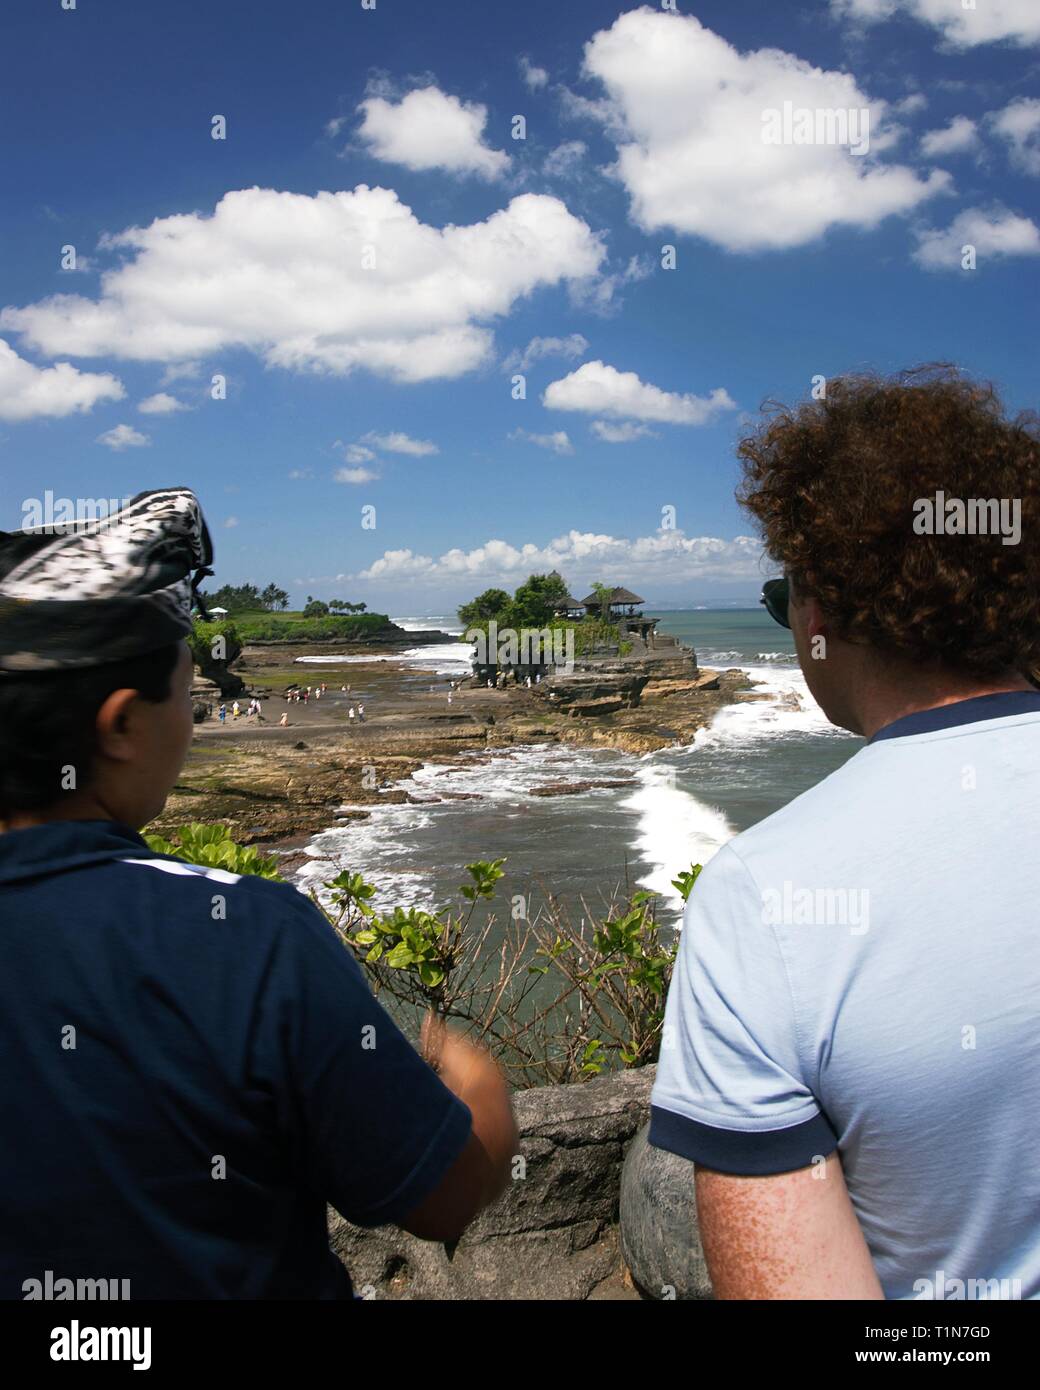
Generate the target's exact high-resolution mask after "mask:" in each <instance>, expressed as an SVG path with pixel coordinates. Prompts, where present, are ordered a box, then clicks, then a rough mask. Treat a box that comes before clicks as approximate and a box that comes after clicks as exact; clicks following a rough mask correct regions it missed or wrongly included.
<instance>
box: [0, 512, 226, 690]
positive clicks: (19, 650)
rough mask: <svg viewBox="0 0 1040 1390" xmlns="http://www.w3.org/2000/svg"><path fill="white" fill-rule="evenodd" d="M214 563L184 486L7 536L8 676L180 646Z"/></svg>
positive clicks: (1, 543)
mask: <svg viewBox="0 0 1040 1390" xmlns="http://www.w3.org/2000/svg"><path fill="white" fill-rule="evenodd" d="M212 559H213V547H212V543H211V541H210V536H209V531H208V529H207V527H206V522H205V519H204V517H203V515H202V509H201V507H200V506H199V502H198V498H197V497H196V496H195V494H194V493H193V492H191V491H190V490H189V489H188V488H184V487H171V488H163V489H160V490H158V491H156V492H140V493H138V494H137V496H136V497H135V498H133V500H132V501H131V502H128V503H127V505H126V506H125V507H123V508H122V509H121V510H120V511H118V512H114V513H112V514H111V515H109V516H106V517H102V518H100V519H92V520H89V521H80V522H73V523H69V524H68V525H63V526H58V527H53V528H50V529H48V528H41V529H37V530H23V531H9V532H3V531H0V672H9V671H51V670H62V669H65V668H68V667H74V666H100V665H102V664H103V663H105V662H109V661H124V660H126V659H127V658H129V657H133V656H141V655H142V654H144V653H145V652H149V651H154V650H155V649H156V648H158V647H164V646H167V645H168V644H169V643H171V642H176V641H178V640H179V639H180V638H182V637H184V636H185V634H186V633H188V632H190V631H191V625H192V607H193V606H194V605H195V604H196V603H197V602H198V598H197V595H196V592H195V591H196V587H197V585H198V583H199V581H200V580H201V578H202V577H203V575H205V574H211V573H212V570H210V569H209V565H210V563H211V561H212ZM199 606H200V608H201V604H199Z"/></svg>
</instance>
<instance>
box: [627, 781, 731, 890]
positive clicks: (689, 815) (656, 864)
mask: <svg viewBox="0 0 1040 1390" xmlns="http://www.w3.org/2000/svg"><path fill="white" fill-rule="evenodd" d="M672 773H673V770H672V769H671V768H670V767H665V766H662V765H661V764H659V763H658V764H656V765H655V764H654V763H652V762H651V763H649V764H647V765H645V766H643V767H642V768H640V770H639V774H638V776H639V781H640V783H641V784H642V785H641V786H640V789H639V791H637V792H635V793H634V794H633V795H632V796H629V797H626V798H625V800H624V801H622V803H621V805H622V806H625V807H627V808H629V809H630V810H632V811H635V812H636V813H637V815H638V816H639V825H638V828H637V830H636V835H635V844H636V847H637V849H638V850H639V853H640V855H641V856H642V857H643V858H644V859H645V860H647V861H649V863H650V864H651V866H652V867H651V869H650V872H649V873H647V874H644V875H643V877H642V878H641V879H640V880H639V882H640V884H641V886H642V887H644V888H649V889H650V890H651V892H654V893H660V894H661V895H662V896H663V897H664V898H666V899H667V900H668V902H669V905H670V906H672V907H674V908H680V907H681V906H682V899H681V897H680V896H679V893H678V892H677V891H676V889H675V888H673V887H672V879H673V878H675V877H676V876H677V875H678V874H679V873H680V872H681V871H682V870H684V869H688V868H689V867H690V865H691V864H706V863H707V862H708V860H709V859H710V858H711V857H712V855H713V854H714V853H715V852H716V850H718V849H720V848H721V847H722V846H723V845H724V844H725V843H726V841H727V840H729V839H732V837H733V835H734V834H735V831H734V829H733V826H732V825H730V823H729V821H728V820H727V819H726V817H725V816H724V815H723V813H722V812H721V811H720V810H718V809H717V808H716V807H714V806H706V805H705V804H704V803H703V802H701V801H698V800H697V798H696V797H695V796H691V795H690V793H689V792H684V791H680V790H679V788H678V787H676V786H675V785H674V782H673V775H672Z"/></svg>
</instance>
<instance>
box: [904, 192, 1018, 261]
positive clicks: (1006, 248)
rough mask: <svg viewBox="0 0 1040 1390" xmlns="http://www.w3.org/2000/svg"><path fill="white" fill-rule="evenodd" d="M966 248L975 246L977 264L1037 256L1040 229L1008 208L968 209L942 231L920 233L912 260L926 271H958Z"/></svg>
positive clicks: (928, 230) (938, 229) (924, 230)
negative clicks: (1015, 257) (1005, 258)
mask: <svg viewBox="0 0 1040 1390" xmlns="http://www.w3.org/2000/svg"><path fill="white" fill-rule="evenodd" d="M965 246H974V248H975V250H976V252H977V255H978V261H979V264H980V265H981V264H983V263H984V262H985V261H987V260H996V259H1000V258H1003V257H1006V256H1040V230H1038V229H1037V226H1036V224H1035V223H1034V222H1031V221H1030V220H1029V218H1028V217H1019V216H1018V215H1017V214H1016V213H1013V212H1010V211H1009V210H1008V209H1007V208H1001V207H996V208H989V209H985V208H968V209H966V210H965V211H964V212H962V213H960V214H959V215H958V216H957V217H955V218H954V220H953V221H952V222H951V223H950V225H949V226H948V227H946V228H945V229H942V228H928V229H923V230H921V231H919V232H918V233H917V250H916V251H915V252H914V260H915V261H916V262H917V263H918V265H922V266H924V268H925V269H926V270H959V269H960V268H961V258H962V256H963V254H964V247H965Z"/></svg>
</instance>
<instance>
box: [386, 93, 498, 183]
mask: <svg viewBox="0 0 1040 1390" xmlns="http://www.w3.org/2000/svg"><path fill="white" fill-rule="evenodd" d="M358 110H359V111H362V112H364V119H363V120H362V122H361V128H360V130H359V131H358V134H359V136H360V138H361V139H362V140H363V141H364V143H365V144H366V145H367V146H368V150H369V153H371V154H373V155H375V157H376V158H377V159H382V160H385V161H386V163H388V164H401V165H403V166H404V167H405V168H406V169H413V170H423V169H444V170H446V171H447V172H448V173H451V174H478V175H479V176H480V177H481V178H485V179H495V178H498V177H499V175H500V174H502V173H504V172H505V170H506V169H508V168H509V156H508V155H507V154H506V153H505V152H504V151H502V150H493V149H491V148H489V147H488V146H487V145H486V144H485V143H484V127H485V126H486V125H487V114H488V113H487V107H486V106H481V105H480V103H479V102H463V101H460V100H459V98H458V97H453V96H451V95H450V94H449V93H447V92H442V91H441V90H440V88H439V87H419V88H417V89H416V90H415V91H413V92H409V93H408V95H407V96H405V97H402V99H401V100H400V101H397V102H394V101H387V100H386V98H385V97H380V96H373V97H368V98H367V99H366V100H365V101H363V102H362V103H361V105H360V106H359V107H358Z"/></svg>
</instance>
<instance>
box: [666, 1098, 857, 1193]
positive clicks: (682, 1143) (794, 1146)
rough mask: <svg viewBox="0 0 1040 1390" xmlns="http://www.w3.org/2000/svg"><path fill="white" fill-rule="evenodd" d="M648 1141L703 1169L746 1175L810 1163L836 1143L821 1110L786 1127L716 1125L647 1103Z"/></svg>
mask: <svg viewBox="0 0 1040 1390" xmlns="http://www.w3.org/2000/svg"><path fill="white" fill-rule="evenodd" d="M649 1142H650V1143H651V1144H653V1146H654V1148H655V1149H666V1150H667V1151H668V1153H673V1154H678V1155H679V1157H680V1158H688V1159H691V1160H692V1161H693V1162H694V1163H699V1164H700V1165H701V1166H702V1167H704V1168H712V1169H714V1170H715V1171H716V1172H719V1173H733V1174H735V1175H737V1176H740V1177H749V1178H751V1177H768V1176H769V1175H771V1174H774V1173H790V1172H793V1171H794V1170H795V1169H796V1168H808V1167H809V1165H810V1164H811V1163H812V1162H813V1160H814V1159H819V1158H824V1157H826V1155H827V1154H830V1153H833V1152H834V1150H835V1149H836V1148H837V1147H838V1141H837V1139H836V1137H835V1135H834V1131H833V1130H832V1129H831V1127H830V1124H829V1122H828V1121H827V1119H826V1118H825V1117H824V1116H823V1115H822V1114H817V1115H814V1116H813V1117H812V1118H811V1119H809V1120H804V1121H802V1123H801V1124H797V1125H790V1126H788V1128H786V1129H766V1130H761V1129H760V1130H746V1129H716V1128H715V1126H714V1125H705V1124H701V1123H700V1122H699V1121H698V1120H691V1119H690V1118H689V1117H688V1116H686V1115H679V1114H677V1113H676V1112H675V1111H674V1110H665V1109H663V1108H662V1107H661V1106H659V1105H653V1106H651V1107H650V1135H649Z"/></svg>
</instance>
